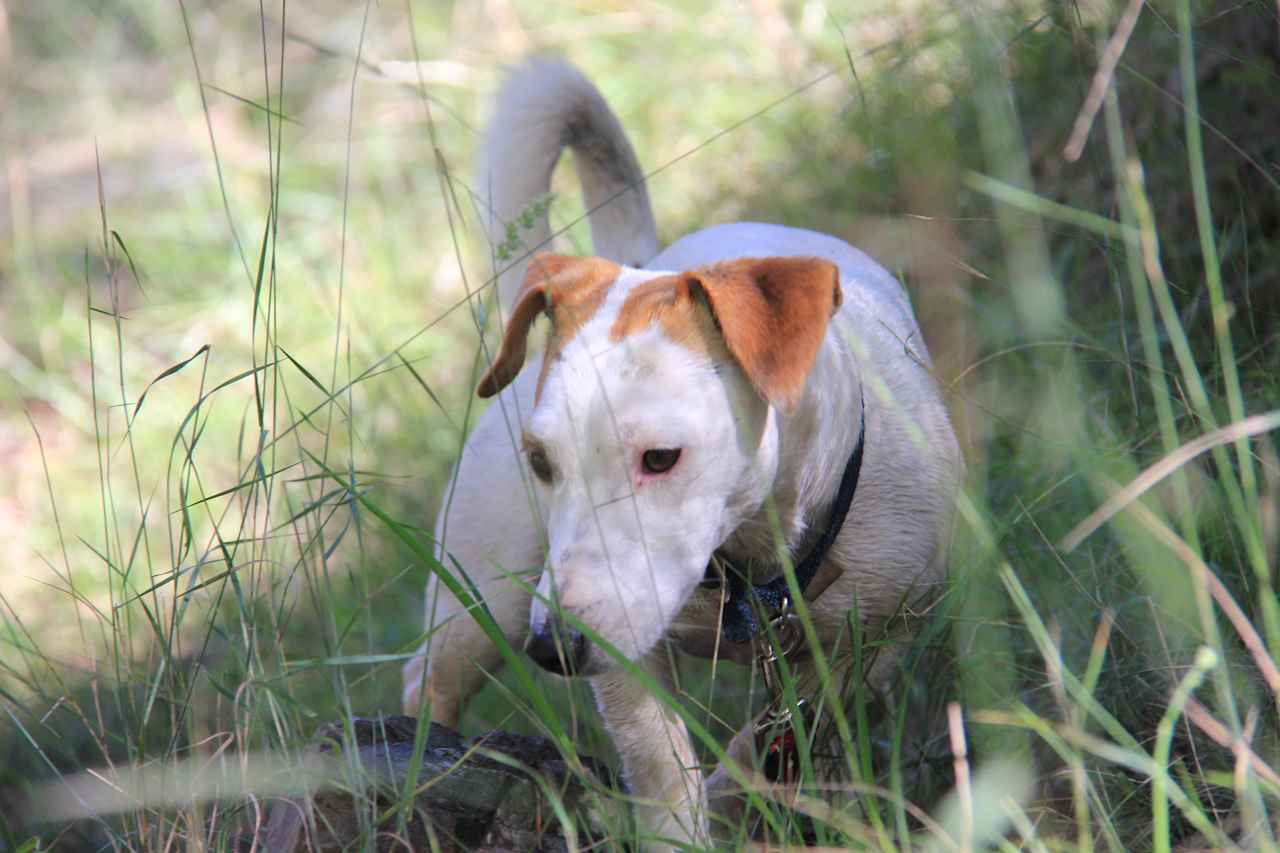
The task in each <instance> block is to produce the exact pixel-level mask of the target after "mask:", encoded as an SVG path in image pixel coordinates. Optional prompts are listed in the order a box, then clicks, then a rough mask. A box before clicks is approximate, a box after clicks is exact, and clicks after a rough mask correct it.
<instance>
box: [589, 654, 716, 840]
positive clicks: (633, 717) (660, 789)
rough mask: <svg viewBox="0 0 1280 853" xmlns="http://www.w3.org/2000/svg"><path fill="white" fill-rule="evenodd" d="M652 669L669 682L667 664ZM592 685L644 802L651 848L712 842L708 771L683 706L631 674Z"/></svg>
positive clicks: (615, 675) (608, 677)
mask: <svg viewBox="0 0 1280 853" xmlns="http://www.w3.org/2000/svg"><path fill="white" fill-rule="evenodd" d="M648 669H649V671H650V672H652V673H653V674H654V675H655V676H656V677H657V680H658V681H659V683H664V682H665V681H666V679H665V675H664V674H663V673H664V670H663V669H662V668H661V667H658V666H652V667H648ZM664 686H665V684H664ZM592 687H593V688H594V689H595V694H596V704H597V705H598V706H599V708H600V715H601V716H602V717H603V718H604V722H605V726H606V727H607V728H608V730H609V734H610V735H611V736H612V738H613V743H614V746H615V747H617V750H618V754H619V755H620V756H621V758H622V768H623V774H624V776H625V778H626V780H627V784H628V785H629V786H630V788H631V792H632V794H633V795H634V796H635V797H636V799H637V801H638V802H639V805H638V807H637V816H638V817H639V820H640V824H641V827H642V829H643V831H644V832H645V833H646V834H647V835H648V836H649V837H651V838H653V839H654V840H653V841H650V842H648V843H647V844H646V846H645V849H646V850H649V851H651V853H656V851H666V850H673V849H675V848H674V847H673V845H672V842H677V843H683V844H695V845H696V844H706V843H707V810H706V794H705V791H704V790H703V785H702V771H701V769H700V768H699V767H698V759H697V756H696V755H695V754H694V751H693V743H692V742H691V741H690V739H689V731H688V729H687V728H686V727H685V724H684V719H683V718H682V717H681V716H680V712H679V710H678V709H675V708H671V707H669V706H668V705H667V704H666V703H664V702H663V701H662V700H661V699H659V698H657V697H655V696H654V695H653V694H652V693H651V692H650V691H649V690H648V689H646V688H645V686H644V685H643V684H641V683H639V682H638V681H636V680H635V679H634V678H633V677H632V676H630V675H629V674H627V673H626V672H622V671H618V670H614V671H612V672H610V673H608V674H606V675H602V676H599V677H597V678H595V679H593V680H592ZM664 839H665V840H664Z"/></svg>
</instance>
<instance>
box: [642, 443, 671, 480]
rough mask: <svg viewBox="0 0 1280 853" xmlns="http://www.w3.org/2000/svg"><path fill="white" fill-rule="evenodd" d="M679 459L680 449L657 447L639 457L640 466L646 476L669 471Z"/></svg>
mask: <svg viewBox="0 0 1280 853" xmlns="http://www.w3.org/2000/svg"><path fill="white" fill-rule="evenodd" d="M679 459H680V448H678V447H657V448H654V449H653V450H646V451H645V452H644V455H643V456H641V457H640V464H641V466H643V468H644V472H645V473H646V474H664V473H666V472H667V471H670V470H671V469H672V468H673V467H675V464H676V462H677V461H679Z"/></svg>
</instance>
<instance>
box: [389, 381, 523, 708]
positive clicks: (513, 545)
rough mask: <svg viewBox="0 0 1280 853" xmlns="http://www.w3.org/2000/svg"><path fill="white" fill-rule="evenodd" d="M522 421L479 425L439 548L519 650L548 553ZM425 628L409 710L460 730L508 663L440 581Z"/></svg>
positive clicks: (407, 670) (491, 415) (410, 678)
mask: <svg viewBox="0 0 1280 853" xmlns="http://www.w3.org/2000/svg"><path fill="white" fill-rule="evenodd" d="M504 396H505V395H504ZM530 396H532V392H531V391H530ZM510 402H511V401H510V400H507V401H506V403H508V404H509V403H510ZM514 414H515V409H514V408H513V407H510V406H507V405H502V404H499V405H494V406H491V407H490V408H489V409H488V410H487V411H486V412H485V413H484V415H482V416H481V418H480V420H479V422H478V423H477V424H476V427H475V429H474V430H473V431H472V433H471V436H470V437H469V438H468V440H467V444H466V447H465V448H464V449H463V452H462V458H461V460H460V462H459V463H458V467H457V469H456V471H455V474H454V479H453V482H452V484H451V485H450V487H449V489H448V491H447V492H446V495H445V505H444V507H443V508H442V509H441V511H440V517H439V518H438V519H437V522H436V541H437V542H438V543H440V544H439V546H438V547H437V557H438V558H439V559H440V563H441V565H442V566H443V568H444V570H445V571H448V572H450V573H452V574H453V576H454V577H456V578H457V579H458V580H459V582H460V583H461V584H462V586H463V588H464V589H466V590H467V591H468V593H470V594H471V596H472V597H475V596H476V594H477V593H478V595H479V597H480V598H482V599H483V600H484V603H485V606H486V607H487V608H488V611H489V613H490V614H491V615H492V617H493V619H494V620H495V621H496V622H497V624H498V627H499V628H501V630H502V633H503V634H504V635H505V636H506V638H507V641H508V642H510V643H511V645H513V646H515V647H516V648H520V647H522V646H523V644H524V640H525V635H526V634H527V633H528V627H529V602H530V598H531V595H532V585H533V584H536V583H537V579H538V574H539V573H540V572H541V569H542V563H543V551H542V545H541V544H540V543H541V537H540V535H539V533H538V530H539V528H540V525H539V522H538V518H537V512H536V508H535V507H534V505H533V501H532V498H531V497H530V496H529V492H528V490H527V489H526V488H525V481H524V478H523V476H522V470H523V469H522V466H523V461H522V459H521V457H520V455H519V453H518V452H517V450H516V449H515V447H513V442H512V440H511V432H510V431H509V430H508V428H507V418H508V416H512V415H514ZM516 434H517V435H518V430H517V433H516ZM425 624H426V630H427V632H428V633H427V638H426V640H425V641H424V642H423V644H422V647H421V648H420V649H419V650H418V653H417V654H416V655H415V656H414V657H413V658H411V659H410V660H409V662H408V663H406V664H405V665H404V669H403V671H402V672H403V677H404V688H403V693H402V702H403V705H404V711H405V713H406V714H416V713H417V712H418V708H419V706H420V705H421V704H422V703H423V702H430V703H431V718H432V719H433V720H435V721H437V722H440V723H443V724H445V725H450V726H456V725H457V723H458V719H459V717H460V716H461V715H462V710H463V706H464V704H465V703H466V700H467V699H468V698H469V697H471V696H472V695H473V694H474V693H475V692H476V691H477V690H479V689H480V688H481V687H482V686H483V685H484V681H485V678H486V674H485V673H486V672H493V671H494V670H495V669H497V667H498V666H499V664H500V663H501V660H502V656H501V653H500V652H499V650H498V647H497V646H496V645H495V644H494V643H493V641H492V640H491V639H490V638H489V637H488V635H486V634H485V632H484V631H483V630H482V629H481V627H480V624H479V623H478V622H477V621H476V619H475V617H474V616H473V614H472V613H470V612H468V611H467V608H466V607H465V606H464V605H463V604H462V602H461V601H459V600H458V598H457V597H456V596H454V594H453V593H452V592H450V591H449V589H448V588H447V587H446V586H445V585H444V584H443V583H442V582H441V581H440V578H439V577H437V576H432V578H431V580H430V582H429V583H428V585H427V599H426V620H425Z"/></svg>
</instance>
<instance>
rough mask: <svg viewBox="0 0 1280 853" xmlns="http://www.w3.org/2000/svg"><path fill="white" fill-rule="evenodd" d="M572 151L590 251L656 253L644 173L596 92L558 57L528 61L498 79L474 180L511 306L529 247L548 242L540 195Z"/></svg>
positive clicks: (620, 256) (634, 257) (619, 257)
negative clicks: (494, 105) (567, 151)
mask: <svg viewBox="0 0 1280 853" xmlns="http://www.w3.org/2000/svg"><path fill="white" fill-rule="evenodd" d="M566 147H567V148H571V149H573V152H574V154H575V155H577V156H576V164H577V171H578V180H579V181H580V182H581V184H582V193H583V195H584V196H585V200H586V204H587V210H588V211H590V222H591V237H592V240H593V241H594V243H595V251H596V254H598V255H601V256H602V257H605V258H608V259H610V260H612V261H617V262H618V263H621V264H625V265H628V266H641V265H643V264H644V263H645V262H647V261H648V260H649V259H650V258H652V257H653V256H654V255H656V254H657V253H658V234H657V228H656V226H655V225H654V222H653V211H652V210H651V209H650V207H649V194H648V192H646V190H645V186H644V173H643V172H641V171H640V165H639V163H638V161H637V160H636V155H635V151H633V150H632V149H631V143H629V142H628V141H627V137H626V134H625V133H624V132H623V130H622V125H621V124H619V122H618V119H617V116H615V115H614V114H613V111H612V110H610V109H609V105H608V104H606V103H605V100H604V98H603V97H601V95H600V92H599V91H597V90H596V87H595V86H593V85H591V83H590V82H589V81H588V80H587V78H585V77H583V76H582V74H581V73H579V72H578V71H577V70H576V69H574V68H572V67H570V66H569V65H566V64H565V63H563V62H559V61H556V60H550V59H535V60H532V61H530V62H529V63H527V64H526V65H524V66H523V67H521V68H520V69H519V70H518V71H516V73H515V74H514V75H512V77H511V78H510V79H509V80H508V81H507V82H506V84H505V85H504V86H503V87H502V90H501V92H500V93H499V95H498V103H497V110H496V112H495V113H494V116H493V118H492V120H491V121H490V123H489V128H488V132H487V133H486V134H485V141H484V151H483V159H482V161H481V168H480V178H479V181H478V182H477V185H476V194H477V196H478V204H479V205H480V208H481V211H482V216H481V218H482V219H483V220H484V222H485V228H486V231H487V233H488V235H489V240H490V243H491V246H492V248H493V252H494V265H495V268H496V269H497V270H498V272H499V276H498V292H499V295H500V297H501V299H502V304H503V306H504V307H506V306H510V305H511V302H512V300H513V299H514V297H515V293H516V290H517V289H518V288H519V286H520V282H521V281H522V280H523V279H524V271H525V267H526V266H527V263H528V257H529V255H530V254H531V253H532V252H533V251H538V250H542V249H549V248H550V245H549V240H550V239H551V229H550V227H549V225H548V224H547V211H546V207H547V205H546V198H547V193H548V192H549V191H550V189H551V172H552V170H553V169H554V168H555V165H556V161H557V160H559V159H560V152H561V151H563V150H564V149H565V148H566Z"/></svg>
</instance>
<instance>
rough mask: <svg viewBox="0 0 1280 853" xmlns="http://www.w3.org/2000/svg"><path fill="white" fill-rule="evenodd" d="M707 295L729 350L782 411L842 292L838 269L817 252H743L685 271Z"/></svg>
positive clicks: (800, 386)
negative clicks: (739, 256)
mask: <svg viewBox="0 0 1280 853" xmlns="http://www.w3.org/2000/svg"><path fill="white" fill-rule="evenodd" d="M688 275H689V276H691V277H692V279H693V280H694V281H695V282H696V285H697V286H698V287H700V288H701V289H702V291H703V292H704V293H705V294H706V298H707V304H708V306H709V307H710V308H711V313H712V314H713V315H714V316H715V318H716V322H717V323H718V324H719V326H720V331H721V334H722V335H723V336H724V341H725V344H726V346H727V347H728V349H729V354H730V355H732V356H733V358H734V360H736V361H737V362H738V365H739V366H740V367H741V368H742V371H743V373H745V374H746V375H747V378H748V379H750V380H751V384H753V385H754V386H755V387H756V390H757V391H759V392H760V395H761V396H763V397H764V398H765V399H766V400H768V401H769V402H770V403H771V404H772V405H774V406H776V407H778V408H779V409H782V410H783V411H789V410H791V409H792V408H793V407H794V406H795V405H796V403H798V402H799V401H800V396H801V394H802V393H803V392H804V385H805V382H806V381H807V380H808V378H809V371H810V370H812V369H813V362H814V360H815V359H816V358H817V356H818V349H819V348H820V347H821V346H822V339H823V337H825V336H826V333H827V324H828V323H829V322H830V320H831V317H832V316H833V315H834V314H835V312H836V310H837V309H839V307H840V303H841V300H842V298H843V296H842V294H841V291H840V271H839V270H838V269H837V268H836V266H835V264H833V263H831V262H830V261H824V260H821V259H819V258H744V259H742V260H738V261H731V262H729V263H724V264H717V265H715V266H713V267H708V268H706V269H702V270H695V271H693V272H691V273H688Z"/></svg>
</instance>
